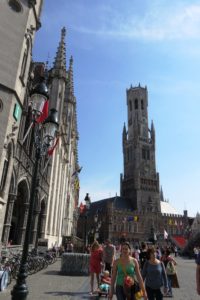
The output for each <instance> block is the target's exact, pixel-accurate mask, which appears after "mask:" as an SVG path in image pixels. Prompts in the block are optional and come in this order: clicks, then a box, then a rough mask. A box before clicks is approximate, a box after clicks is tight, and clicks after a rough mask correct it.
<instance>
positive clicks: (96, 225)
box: [94, 210, 101, 240]
mask: <svg viewBox="0 0 200 300" xmlns="http://www.w3.org/2000/svg"><path fill="white" fill-rule="evenodd" d="M94 223H95V233H94V239H95V240H96V239H97V238H99V229H100V228H101V221H100V220H99V210H97V212H96V214H95V216H94Z"/></svg>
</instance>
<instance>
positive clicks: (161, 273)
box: [142, 247, 168, 300]
mask: <svg viewBox="0 0 200 300" xmlns="http://www.w3.org/2000/svg"><path fill="white" fill-rule="evenodd" d="M147 258H148V260H147V261H146V262H145V264H144V267H143V270H142V277H143V279H144V280H145V285H146V291H147V296H148V300H155V299H156V300H162V299H163V294H162V292H161V287H162V286H163V285H164V294H166V293H167V290H168V281H167V275H166V271H165V267H164V264H163V262H161V261H160V260H159V259H157V253H156V249H155V248H154V247H152V248H149V249H148V250H147Z"/></svg>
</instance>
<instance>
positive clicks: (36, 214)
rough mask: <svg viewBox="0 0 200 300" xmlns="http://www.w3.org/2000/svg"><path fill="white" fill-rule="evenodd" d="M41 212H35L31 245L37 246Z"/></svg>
mask: <svg viewBox="0 0 200 300" xmlns="http://www.w3.org/2000/svg"><path fill="white" fill-rule="evenodd" d="M39 213H40V211H39V210H35V212H34V215H33V220H32V232H31V240H30V243H31V244H33V245H35V243H36V239H37V231H38V217H39Z"/></svg>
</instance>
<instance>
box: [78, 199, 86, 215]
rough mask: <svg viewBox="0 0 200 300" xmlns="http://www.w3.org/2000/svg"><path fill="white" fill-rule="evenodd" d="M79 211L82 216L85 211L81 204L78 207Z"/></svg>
mask: <svg viewBox="0 0 200 300" xmlns="http://www.w3.org/2000/svg"><path fill="white" fill-rule="evenodd" d="M79 209H80V213H81V214H82V213H83V212H84V210H85V205H84V204H83V203H82V202H81V203H80V206H79Z"/></svg>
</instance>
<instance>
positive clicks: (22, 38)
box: [0, 0, 79, 247]
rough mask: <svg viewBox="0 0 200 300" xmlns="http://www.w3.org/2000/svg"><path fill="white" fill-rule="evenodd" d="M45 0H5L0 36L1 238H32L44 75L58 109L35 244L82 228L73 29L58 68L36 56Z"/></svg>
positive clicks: (42, 176) (42, 169)
mask: <svg viewBox="0 0 200 300" xmlns="http://www.w3.org/2000/svg"><path fill="white" fill-rule="evenodd" d="M42 4H43V1H42V0H40V1H32V0H27V1H18V0H13V1H1V3H0V28H1V29H0V39H1V40H3V41H4V43H3V44H2V45H1V47H0V128H1V131H0V238H1V242H2V243H3V244H6V243H7V242H8V241H9V240H12V243H13V244H18V245H20V244H22V243H23V240H24V235H25V230H26V224H27V217H28V209H29V204H30V190H31V182H32V175H33V166H34V163H35V148H34V137H35V128H33V127H30V124H31V109H30V94H31V90H32V89H33V88H34V86H35V85H36V84H37V83H38V82H39V81H40V80H41V78H43V79H45V80H46V84H47V86H48V90H49V108H50V109H51V108H55V109H57V111H58V115H59V124H60V126H59V132H58V135H57V139H56V140H55V144H56V147H55V149H54V151H53V152H52V153H51V155H50V156H49V155H45V156H43V157H42V159H41V160H40V165H39V174H38V183H37V187H36V189H37V193H36V199H35V203H36V204H35V209H34V215H33V217H32V232H31V243H32V244H35V245H37V241H38V239H43V240H44V239H45V240H46V241H47V243H48V246H49V247H51V246H52V245H53V244H55V243H57V244H60V243H61V241H62V237H63V236H70V235H72V234H74V231H75V229H76V227H75V226H74V224H76V220H75V216H76V214H75V212H76V206H77V203H78V197H79V186H78V185H77V184H76V185H75V184H74V178H73V176H72V174H73V173H74V172H76V170H77V169H78V168H79V166H78V152H77V141H78V131H77V119H76V98H75V96H74V89H73V58H72V57H71V59H70V62H69V68H68V69H67V67H66V54H65V52H66V49H65V28H63V29H62V32H61V39H60V43H59V46H58V50H57V53H56V58H55V61H54V64H53V67H52V69H51V70H47V68H46V67H45V65H44V64H43V63H36V62H32V49H33V44H34V36H35V32H36V30H37V29H39V27H40V25H41V24H40V21H39V17H40V13H41V8H42ZM28 128H29V129H30V130H29V131H28V135H27V130H28ZM77 182H78V176H76V183H77Z"/></svg>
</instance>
